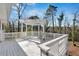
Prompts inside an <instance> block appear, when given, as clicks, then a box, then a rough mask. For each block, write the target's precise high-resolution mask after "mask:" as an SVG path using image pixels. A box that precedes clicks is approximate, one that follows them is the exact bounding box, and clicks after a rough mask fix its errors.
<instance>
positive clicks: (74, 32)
mask: <svg viewBox="0 0 79 59" xmlns="http://www.w3.org/2000/svg"><path fill="white" fill-rule="evenodd" d="M78 16H79V14H78V11H76V12H75V13H74V18H73V27H72V42H73V45H74V46H77V45H76V44H75V39H76V34H77V32H76V21H77V18H78Z"/></svg>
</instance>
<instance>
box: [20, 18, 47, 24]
mask: <svg viewBox="0 0 79 59" xmlns="http://www.w3.org/2000/svg"><path fill="white" fill-rule="evenodd" d="M20 22H23V23H25V24H26V25H46V24H47V20H45V19H43V20H40V19H26V20H20Z"/></svg>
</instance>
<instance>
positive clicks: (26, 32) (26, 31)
mask: <svg viewBox="0 0 79 59" xmlns="http://www.w3.org/2000/svg"><path fill="white" fill-rule="evenodd" d="M26 35H27V24H26Z"/></svg>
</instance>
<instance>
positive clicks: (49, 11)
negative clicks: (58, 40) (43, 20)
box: [45, 5, 57, 32]
mask: <svg viewBox="0 0 79 59" xmlns="http://www.w3.org/2000/svg"><path fill="white" fill-rule="evenodd" d="M56 11H57V7H55V6H52V5H49V7H48V9H47V10H46V14H45V15H46V17H49V18H52V26H53V29H52V30H53V32H54V15H55V13H56Z"/></svg>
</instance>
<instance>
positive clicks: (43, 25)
mask: <svg viewBox="0 0 79 59" xmlns="http://www.w3.org/2000/svg"><path fill="white" fill-rule="evenodd" d="M44 32H45V29H44V25H43V33H44Z"/></svg>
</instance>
